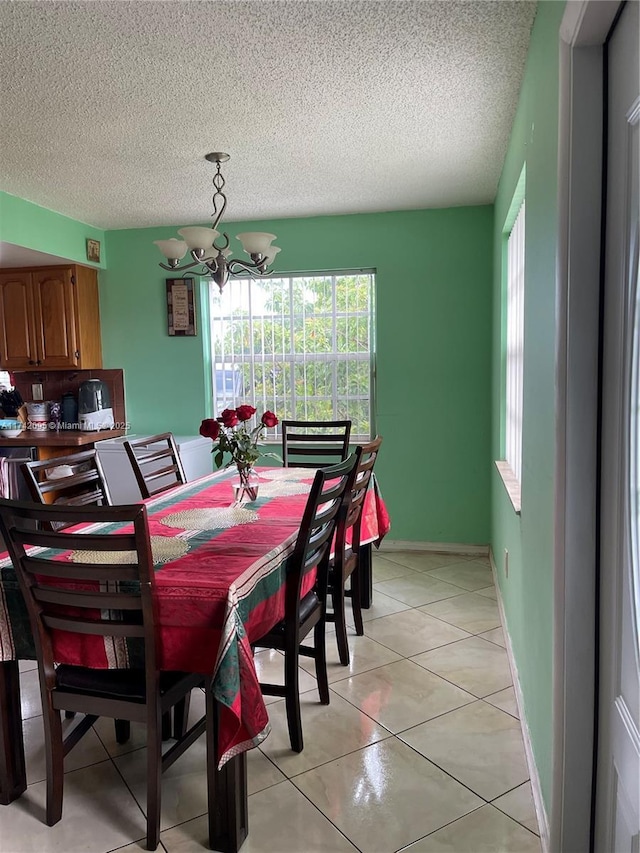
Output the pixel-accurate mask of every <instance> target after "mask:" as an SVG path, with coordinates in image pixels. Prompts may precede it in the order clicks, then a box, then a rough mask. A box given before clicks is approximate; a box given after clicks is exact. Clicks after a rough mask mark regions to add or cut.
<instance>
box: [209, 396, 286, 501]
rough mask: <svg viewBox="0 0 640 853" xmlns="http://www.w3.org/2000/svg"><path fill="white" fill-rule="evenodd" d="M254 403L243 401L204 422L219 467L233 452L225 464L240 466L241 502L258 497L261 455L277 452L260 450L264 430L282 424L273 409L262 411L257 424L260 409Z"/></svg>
mask: <svg viewBox="0 0 640 853" xmlns="http://www.w3.org/2000/svg"><path fill="white" fill-rule="evenodd" d="M256 411H257V410H256V409H254V407H253V406H249V405H246V404H244V405H242V406H238V408H237V409H225V410H224V412H222V414H221V415H220V416H219V417H217V418H205V420H203V421H202V423H201V424H200V435H203V436H205V437H206V438H210V439H212V440H213V447H212V448H211V452H212V453H215V456H214V461H215V463H216V465H217V466H218V468H221V467H222V465H223V462H224V455H225V453H228V454H230V456H231V459H230V460H229V461H228V462H227V464H226V466H225V467H229V465H234V464H235V466H236V467H237V469H238V482H237V483H236V484H235V486H234V487H235V499H236V501H237V502H239V503H242V502H243V501H255V500H256V498H257V497H258V483H259V479H258V475H257V473H256V472H255V471H254V468H253V466H254V465H255V463H256V461H257V460H258V458H259V457H260V456H261V455H262V456H274V457H275V458H279V457H278V456H277V455H276V454H275V453H263V454H261V453H260V450H259V449H258V442H259V441H260V440H261V439H262V437H263V435H264V431H265V430H266V429H268V428H271V427H274V426H276V425H277V424H278V418H277V417H276V415H274V413H273V412H269V411H266V412H264V413H263V414H262V416H261V418H260V420H259V422H258V423H257V424H256V425H255V426H253V427H252V426H251V425H250V421H251V420H252V418H253V417H254V415H255V413H256Z"/></svg>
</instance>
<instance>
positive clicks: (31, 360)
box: [29, 358, 37, 364]
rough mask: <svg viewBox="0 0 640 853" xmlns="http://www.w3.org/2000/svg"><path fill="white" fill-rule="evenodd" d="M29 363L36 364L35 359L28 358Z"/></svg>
mask: <svg viewBox="0 0 640 853" xmlns="http://www.w3.org/2000/svg"><path fill="white" fill-rule="evenodd" d="M29 364H37V362H36V361H34V360H33V359H32V358H30V359H29Z"/></svg>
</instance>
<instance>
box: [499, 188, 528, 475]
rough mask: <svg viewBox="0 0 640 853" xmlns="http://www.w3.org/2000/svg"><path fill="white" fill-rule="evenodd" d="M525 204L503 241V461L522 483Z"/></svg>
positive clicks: (522, 205)
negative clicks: (505, 341)
mask: <svg viewBox="0 0 640 853" xmlns="http://www.w3.org/2000/svg"><path fill="white" fill-rule="evenodd" d="M524 249H525V202H524V201H523V202H522V204H521V205H520V210H519V211H518V215H517V216H516V221H515V222H514V223H513V228H512V229H511V233H510V234H509V239H508V241H507V351H506V373H507V382H506V395H505V449H504V455H505V461H506V462H507V464H508V465H509V467H510V468H511V470H512V471H513V473H514V475H515V478H516V480H517V481H518V482H519V483H522V410H523V375H524Z"/></svg>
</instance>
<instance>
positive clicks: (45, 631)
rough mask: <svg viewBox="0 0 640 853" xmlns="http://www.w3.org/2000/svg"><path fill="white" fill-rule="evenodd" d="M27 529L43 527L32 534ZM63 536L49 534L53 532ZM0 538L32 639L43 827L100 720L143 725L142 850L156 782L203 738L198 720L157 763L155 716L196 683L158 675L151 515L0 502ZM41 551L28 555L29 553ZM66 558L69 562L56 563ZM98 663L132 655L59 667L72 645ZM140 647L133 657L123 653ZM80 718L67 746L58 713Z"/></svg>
mask: <svg viewBox="0 0 640 853" xmlns="http://www.w3.org/2000/svg"><path fill="white" fill-rule="evenodd" d="M33 522H37V523H39V525H40V528H39V529H33ZM60 523H61V524H63V525H64V529H60V530H57V531H52V530H51V529H50V528H51V526H52V525H55V524H60ZM80 523H83V524H87V523H88V524H96V523H106V524H118V525H125V527H124V532H121V533H120V532H115V533H100V532H87V533H79V532H73V531H72V530H69V529H68V528H69V526H70V525H75V524H80ZM0 533H1V534H2V536H3V537H4V539H5V542H6V543H7V547H8V549H9V555H10V557H11V561H12V563H13V566H14V569H15V572H16V575H17V578H18V583H19V585H20V589H21V591H22V594H23V596H24V600H25V602H26V606H27V610H28V613H29V620H30V624H31V630H32V632H33V637H34V642H35V647H36V655H37V660H38V675H39V679H40V694H41V697H42V714H43V721H44V734H45V755H46V767H47V805H46V822H47V824H48V825H49V826H53V824H55V823H57V822H58V821H59V820H60V819H61V817H62V794H63V780H64V767H63V759H64V756H65V755H67V753H68V752H69V751H70V750H71V749H72V748H73V747H74V746H75V744H76V743H78V741H79V740H80V739H81V737H82V736H83V735H84V734H85V733H86V732H87V731H88V730H89V728H90V727H91V726H92V725H93V723H94V722H95V721H96V720H97V719H98V718H99V717H101V716H106V717H113V718H114V719H122V720H128V721H133V722H138V723H143V724H145V725H146V729H147V849H149V850H155V849H156V847H157V846H158V842H159V834H160V799H161V794H160V775H161V773H162V771H164V770H166V769H167V768H168V767H170V766H171V765H172V764H173V762H174V761H175V760H176V759H177V758H179V756H180V755H182V753H183V752H184V751H185V750H186V749H187V747H189V746H190V745H191V744H192V743H194V742H195V740H196V739H197V738H198V737H199V736H200V735H201V734H203V733H204V731H205V718H204V717H203V718H202V719H201V720H199V721H198V722H197V723H196V724H195V725H194V726H192V727H191V728H190V729H189V731H187V732H186V733H185V734H184V735H183V736H182V737H181V738H180V739H179V740H177V741H176V743H175V744H173V745H172V746H171V747H170V748H169V749H168V750H167V751H166V752H165V753H164V755H163V754H162V735H161V732H162V725H161V717H162V714H163V713H164V712H167V711H169V710H170V709H171V707H172V706H174V705H175V704H176V703H177V702H180V701H181V700H183V699H184V697H185V696H187V695H189V694H190V692H191V690H192V689H193V688H194V687H196V686H198V685H199V684H200V683H201V681H202V676H201V675H193V674H190V673H183V672H160V670H159V669H158V666H159V660H158V636H157V631H156V625H155V617H156V613H155V609H156V605H155V598H154V571H153V563H152V554H151V545H150V540H149V526H148V522H147V510H146V507H145V506H144V505H142V504H136V505H133V506H120V507H86V506H82V507H68V506H65V507H62V506H57V505H53V506H40V505H38V504H30V503H18V502H15V501H8V500H0ZM32 546H33V547H35V548H38V549H41V550H38V552H36V553H31V552H30V550H31V547H32ZM69 553H71V558H70V559H69V560H67V559H60V558H61V556H62V555H68V554H69ZM74 635H78V643H79V642H80V641H81V642H82V644H83V647H84V648H86V649H90V648H91V646H92V643H95V647H96V648H97V649H99V650H100V652H101V654H102V655H104V648H105V645H106V644H108V646H109V648H110V649H112V650H117V649H120V651H122V653H123V654H125V655H126V654H127V650H130V649H131V650H132V651H133V653H134V655H135V657H136V660H137V659H138V656H139V655H142V660H143V663H142V664H137V665H136V666H135V668H132V669H94V668H89V667H86V666H78V665H71V664H65V663H60V664H56V661H57V660H59V658H60V657H61V650H62V649H63V648H66V649H69V648H70V647H71V648H72V647H73V636H74ZM130 643H131V644H137V645H136V646H135V650H133V649H132V647H131V646H130V645H129V644H130ZM61 710H65V711H66V710H69V711H74V712H80V713H83V714H84V715H85V716H84V717H83V718H82V719H81V720H80V722H79V723H78V724H77V725H76V726H75V728H74V729H73V730H72V731H71V732H70V733H69V734H68V735H67V736H66V737H63V731H62V723H61V720H60V711H61Z"/></svg>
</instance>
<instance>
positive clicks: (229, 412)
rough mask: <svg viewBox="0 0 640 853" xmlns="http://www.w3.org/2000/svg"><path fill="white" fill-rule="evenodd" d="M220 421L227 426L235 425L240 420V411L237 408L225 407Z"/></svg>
mask: <svg viewBox="0 0 640 853" xmlns="http://www.w3.org/2000/svg"><path fill="white" fill-rule="evenodd" d="M218 420H219V421H222V423H223V424H224V426H226V427H234V426H237V424H238V423H239V421H238V413H237V412H236V410H235V409H225V410H224V412H223V413H222V414H221V415H220V417H219V418H218Z"/></svg>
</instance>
